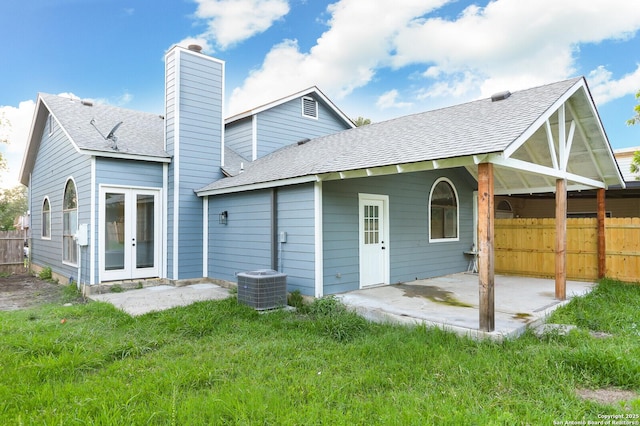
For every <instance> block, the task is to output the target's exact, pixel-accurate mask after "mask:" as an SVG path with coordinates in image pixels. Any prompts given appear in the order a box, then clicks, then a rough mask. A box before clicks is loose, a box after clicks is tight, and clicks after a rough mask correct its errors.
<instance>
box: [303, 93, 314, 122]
mask: <svg viewBox="0 0 640 426" xmlns="http://www.w3.org/2000/svg"><path fill="white" fill-rule="evenodd" d="M300 99H301V100H300V108H301V109H302V116H303V117H305V118H311V119H313V120H317V119H318V101H317V100H315V98H313V97H311V96H303V97H302V98H300ZM305 100H309V101H313V102H314V104H315V110H316V115H315V116H313V115H307V114H305V113H304V101H305Z"/></svg>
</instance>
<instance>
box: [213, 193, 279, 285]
mask: <svg viewBox="0 0 640 426" xmlns="http://www.w3.org/2000/svg"><path fill="white" fill-rule="evenodd" d="M208 208H209V253H208V270H209V276H210V277H211V278H219V279H223V280H228V281H233V282H235V281H236V275H237V274H238V273H239V272H245V271H253V270H256V269H269V268H271V192H270V191H268V190H264V191H252V192H243V193H238V194H230V195H219V196H215V197H209V206H208ZM223 211H226V212H227V213H228V220H227V224H226V225H225V224H221V223H219V220H218V216H219V214H220V213H221V212H223Z"/></svg>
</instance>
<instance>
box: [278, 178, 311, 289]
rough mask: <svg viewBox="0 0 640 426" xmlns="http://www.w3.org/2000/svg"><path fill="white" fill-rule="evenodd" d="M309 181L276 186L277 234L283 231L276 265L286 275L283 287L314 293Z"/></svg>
mask: <svg viewBox="0 0 640 426" xmlns="http://www.w3.org/2000/svg"><path fill="white" fill-rule="evenodd" d="M313 197H314V192H313V184H304V185H294V186H284V187H281V188H278V189H277V201H278V215H277V218H278V233H280V232H286V233H287V241H286V243H282V244H279V246H280V247H279V257H281V258H280V259H279V265H282V270H281V272H283V273H285V274H287V290H288V291H293V290H300V293H302V294H305V295H309V296H313V295H314V293H315V221H314V214H315V210H314V198H313Z"/></svg>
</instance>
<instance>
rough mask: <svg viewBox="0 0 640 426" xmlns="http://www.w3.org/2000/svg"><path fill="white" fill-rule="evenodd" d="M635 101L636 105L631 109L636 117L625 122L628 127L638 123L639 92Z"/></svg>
mask: <svg viewBox="0 0 640 426" xmlns="http://www.w3.org/2000/svg"><path fill="white" fill-rule="evenodd" d="M636 99H637V100H638V105H636V106H635V107H634V108H633V111H634V112H635V113H636V115H634V116H633V117H631V118H630V119H628V120H627V124H628V125H630V126H633V125H634V124H638V123H640V90H638V93H636Z"/></svg>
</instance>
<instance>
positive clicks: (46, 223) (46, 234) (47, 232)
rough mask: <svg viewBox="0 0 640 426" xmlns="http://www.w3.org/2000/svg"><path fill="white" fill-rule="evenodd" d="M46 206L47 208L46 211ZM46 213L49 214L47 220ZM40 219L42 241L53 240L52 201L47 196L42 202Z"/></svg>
mask: <svg viewBox="0 0 640 426" xmlns="http://www.w3.org/2000/svg"><path fill="white" fill-rule="evenodd" d="M45 205H46V206H47V209H46V210H45ZM45 213H46V214H47V219H46V220H45ZM40 219H41V221H42V223H41V229H40V239H43V240H51V201H50V200H49V197H47V196H45V197H44V198H43V200H42V204H41V215H40Z"/></svg>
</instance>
